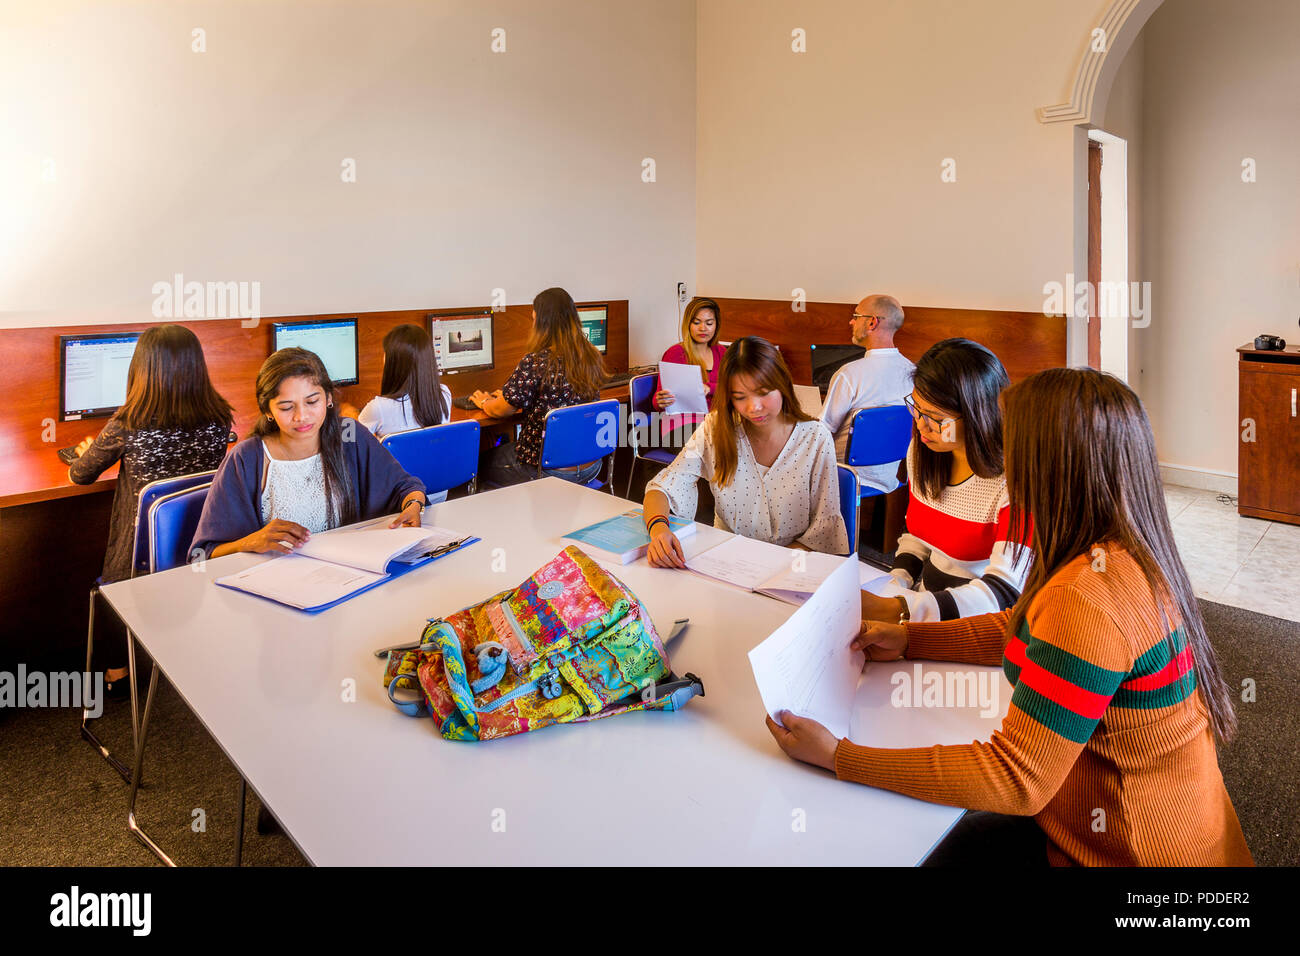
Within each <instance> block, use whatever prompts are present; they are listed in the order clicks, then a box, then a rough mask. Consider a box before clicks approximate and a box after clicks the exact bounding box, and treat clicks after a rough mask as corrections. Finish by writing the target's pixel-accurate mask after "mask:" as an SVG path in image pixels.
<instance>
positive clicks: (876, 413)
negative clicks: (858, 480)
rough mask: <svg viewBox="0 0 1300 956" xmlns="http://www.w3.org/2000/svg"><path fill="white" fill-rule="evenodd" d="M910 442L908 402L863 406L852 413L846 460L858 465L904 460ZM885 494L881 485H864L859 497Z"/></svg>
mask: <svg viewBox="0 0 1300 956" xmlns="http://www.w3.org/2000/svg"><path fill="white" fill-rule="evenodd" d="M911 443H912V413H911V412H909V411H908V410H907V406H906V405H881V406H878V407H876V408H863V409H860V410H859V411H857V412H856V413H855V414H854V415H853V424H852V426H851V429H850V431H849V444H848V450H847V451H846V453H845V455H844V463H845V464H846V465H852V466H854V467H858V466H862V465H887V464H890V463H891V462H895V461H902V460H903V459H904V458H906V457H907V447H908V445H910V444H911ZM882 493H883V492H881V491H880V489H878V488H872V487H871V486H869V485H863V486H862V487H861V488H860V489H859V491H858V498H859V500H861V499H863V498H871V497H874V496H875V495H879V494H882Z"/></svg>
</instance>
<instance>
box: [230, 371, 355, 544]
mask: <svg viewBox="0 0 1300 956" xmlns="http://www.w3.org/2000/svg"><path fill="white" fill-rule="evenodd" d="M287 378H305V379H308V380H310V381H311V382H312V383H313V384H315V385H317V386H319V387H320V388H322V389H324V391H325V400H326V402H327V403H328V407H327V408H326V409H325V420H324V421H323V422H321V426H320V456H321V462H322V464H323V465H324V471H325V502H326V504H327V506H328V507H327V511H328V512H329V525H330V527H331V528H337V527H339V526H340V525H345V524H352V522H354V521H356V520H358V519H359V517H360V515H359V514H358V513H357V496H356V493H355V491H354V490H353V488H352V473H351V471H349V469H348V464H347V459H346V458H345V457H344V455H343V423H342V421H341V419H340V416H339V407H338V404H337V403H336V402H334V401H333V397H334V383H333V382H331V381H330V377H329V373H328V372H326V371H325V363H324V362H322V361H321V360H320V358H319V357H318V356H317V355H316V353H315V352H309V351H307V350H306V349H301V348H289V349H280V351H278V352H276V353H274V354H273V355H272V356H271V357H270V358H268V359H267V360H266V361H265V362H263V363H262V368H261V369H260V370H259V371H258V373H257V410H258V411H259V412H261V413H262V414H260V415H259V416H258V417H257V424H255V425H254V426H253V434H254V435H257V436H258V437H261V438H265V437H266V436H267V435H274V434H277V433H278V432H279V431H280V426H278V425H277V424H276V423H275V418H274V417H273V416H272V415H271V403H272V402H273V401H275V396H276V395H278V394H279V393H280V383H281V382H283V381H284V380H285V379H287ZM348 421H349V426H348V427H349V428H355V426H356V422H354V421H352V420H351V419H349V420H348Z"/></svg>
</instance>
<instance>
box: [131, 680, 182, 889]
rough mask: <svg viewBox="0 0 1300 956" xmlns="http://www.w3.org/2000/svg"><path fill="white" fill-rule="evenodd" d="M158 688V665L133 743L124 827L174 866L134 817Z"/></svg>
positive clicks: (132, 681)
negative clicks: (131, 771)
mask: <svg viewBox="0 0 1300 956" xmlns="http://www.w3.org/2000/svg"><path fill="white" fill-rule="evenodd" d="M130 680H131V692H132V693H133V694H134V693H135V674H134V673H132V674H131V677H130ZM157 689H158V667H157V666H154V667H153V669H152V670H151V671H150V673H149V692H148V694H146V695H145V699H144V718H143V719H142V720H141V721H140V734H139V737H138V739H137V741H136V745H135V772H134V773H132V774H131V798H130V800H129V801H128V802H127V809H126V828H127V829H128V830H130V831H131V832H132V833H134V834H135V835H136V837H137V838H139V840H140V842H141V843H143V844H144V845H145V846H147V847H148V848H149V850H150V852H151V853H153V855H154V856H156V857H158V859H159V860H161V861H162V862H163V863H164V864H165V865H166V866H175V865H176V864H175V863H173V862H172V859H171V857H169V856H168V855H167V854H166V853H164V852H163V851H162V849H161V848H160V847H159V846H158V844H157V843H154V842H153V840H151V839H149V834H147V833H145V832H144V830H142V829H141V828H140V825H139V824H138V823H137V822H136V819H135V797H136V794H137V793H138V792H139V790H140V773H141V771H142V770H143V769H144V745H145V741H146V740H147V739H148V735H149V714H150V713H151V712H152V711H153V698H154V692H155V691H156V690H157Z"/></svg>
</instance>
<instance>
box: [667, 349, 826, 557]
mask: <svg viewBox="0 0 1300 956" xmlns="http://www.w3.org/2000/svg"><path fill="white" fill-rule="evenodd" d="M835 467H836V466H835V442H834V440H833V439H832V438H831V434H830V432H829V431H827V430H826V429H825V428H823V427H821V425H820V423H819V422H818V420H817V419H815V418H811V417H810V416H808V415H807V414H805V413H804V411H803V410H802V409H801V408H800V407H799V402H798V400H796V399H795V397H794V383H793V382H792V381H791V379H790V371H789V369H787V368H786V365H785V362H784V360H782V358H781V353H780V352H779V351H777V348H776V346H774V345H772V343H770V342H768V341H766V340H765V339H760V338H758V337H756V336H746V337H745V338H741V339H737V340H736V341H735V342H732V343H731V347H730V348H728V349H727V350H726V353H725V354H724V355H723V357H722V361H721V362H720V363H719V372H718V388H717V392H716V393H715V395H714V398H713V409H712V410H711V411H710V412H709V414H708V416H707V417H706V418H705V419H704V422H703V424H701V425H700V427H699V428H698V429H696V431H695V434H693V435H692V436H691V439H690V441H688V442H687V443H686V447H685V448H683V449H682V450H681V452H680V453H679V454H678V455H677V457H676V458H675V459H673V462H672V464H670V465H669V466H668V467H667V468H665V469H664V470H663V471H661V472H659V474H658V475H656V476H655V477H654V478H653V479H652V480H651V481H650V484H649V485H648V486H647V488H646V493H645V502H644V507H643V512H644V515H645V522H646V530H647V531H649V532H650V550H649V558H650V564H651V565H653V566H654V567H657V568H681V567H685V566H686V565H685V559H684V556H683V552H682V546H681V543H680V542H679V541H678V540H677V536H676V535H674V534H673V533H672V531H671V530H670V529H669V526H668V516H669V514H673V515H678V516H680V517H685V518H693V517H694V516H695V507H696V504H697V494H698V492H697V482H698V480H699V479H701V478H703V479H704V480H705V481H707V482H708V483H709V489H710V490H711V491H712V492H713V498H714V525H715V526H717V527H719V528H723V529H725V530H728V531H732V532H735V533H736V534H739V535H743V536H745V537H747V538H757V539H758V540H760V541H768V542H771V543H773V544H779V545H782V546H787V547H788V546H790V545H795V546H799V547H803V548H806V549H807V550H810V551H825V552H828V553H831V554H846V553H847V552H848V550H849V536H848V532H847V531H846V530H845V527H844V519H843V517H842V516H841V515H840V505H839V481H838V478H837V476H836V471H835Z"/></svg>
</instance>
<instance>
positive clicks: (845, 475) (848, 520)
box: [835, 465, 858, 554]
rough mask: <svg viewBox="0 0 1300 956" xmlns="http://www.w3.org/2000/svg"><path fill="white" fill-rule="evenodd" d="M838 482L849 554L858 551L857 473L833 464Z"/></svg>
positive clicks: (847, 467)
mask: <svg viewBox="0 0 1300 956" xmlns="http://www.w3.org/2000/svg"><path fill="white" fill-rule="evenodd" d="M835 471H836V477H838V478H839V484H840V514H841V515H842V516H843V517H844V529H845V530H846V531H848V533H849V551H848V553H849V554H857V553H858V473H857V472H856V471H854V470H853V469H852V468H850V467H849V466H848V465H836V466H835Z"/></svg>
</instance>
